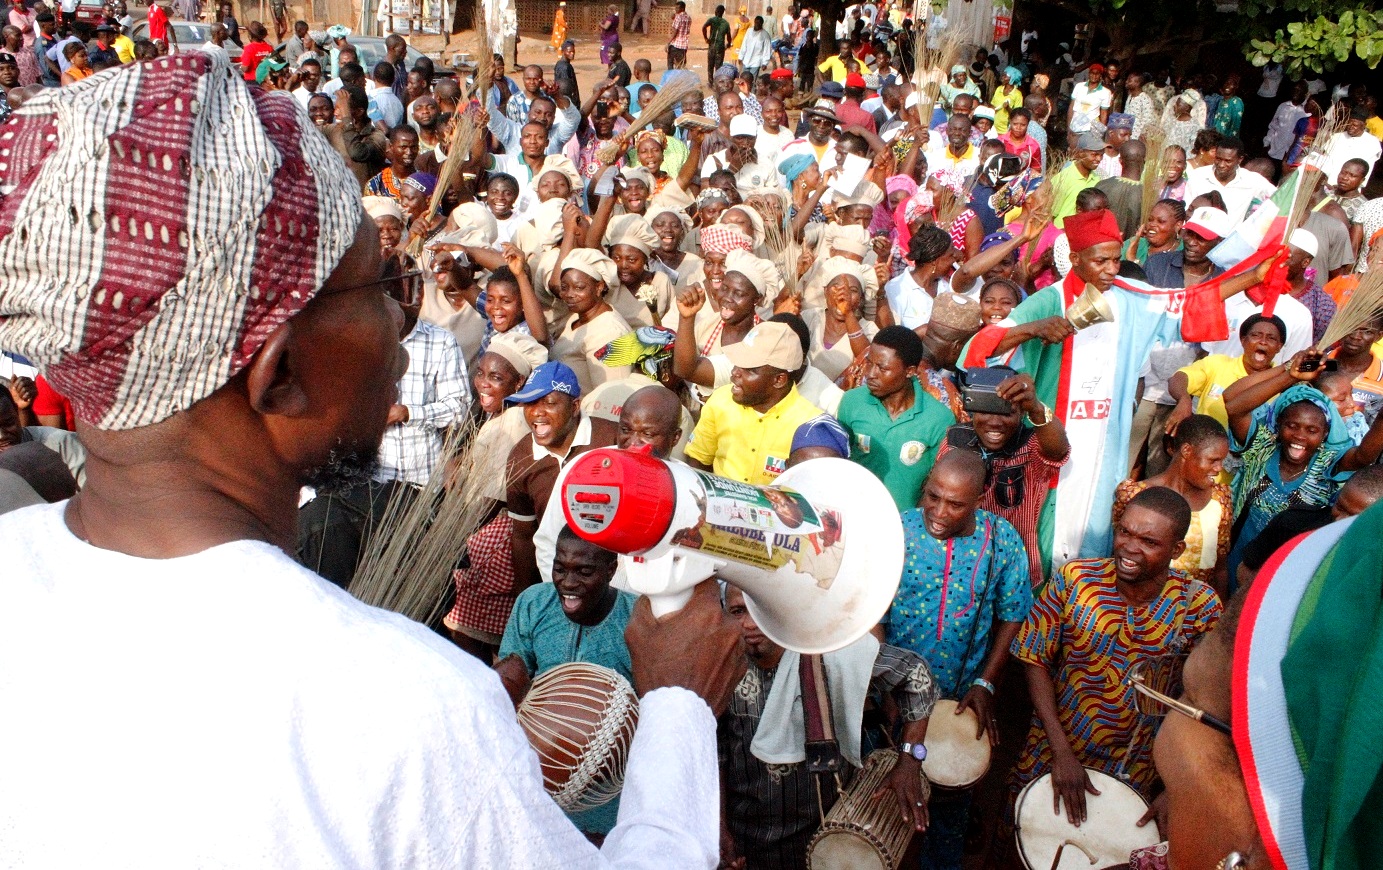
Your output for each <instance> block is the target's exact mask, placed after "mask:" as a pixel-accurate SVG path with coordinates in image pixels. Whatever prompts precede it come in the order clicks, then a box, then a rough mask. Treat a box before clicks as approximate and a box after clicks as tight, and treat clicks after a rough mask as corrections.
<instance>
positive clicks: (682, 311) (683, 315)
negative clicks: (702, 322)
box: [672, 284, 716, 388]
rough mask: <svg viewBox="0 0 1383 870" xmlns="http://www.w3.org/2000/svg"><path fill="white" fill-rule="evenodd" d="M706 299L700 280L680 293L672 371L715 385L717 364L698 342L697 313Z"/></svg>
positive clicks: (689, 378) (673, 345)
mask: <svg viewBox="0 0 1383 870" xmlns="http://www.w3.org/2000/svg"><path fill="white" fill-rule="evenodd" d="M705 301H706V294H705V293H704V292H702V290H701V285H700V284H693V285H691V286H690V287H688V288H687V289H685V290H683V291H682V292H681V293H679V294H677V338H676V339H675V340H674V341H673V342H672V373H673V374H675V375H677V377H679V378H681V379H682V380H684V381H690V382H691V383H693V384H696V385H697V386H700V387H708V388H709V387H712V386H714V385H715V379H716V373H715V367H714V366H712V365H711V361H710V360H708V359H706V358H705V357H704V356H702V355H701V349H700V348H699V347H697V344H696V315H697V312H699V311H700V310H701V306H702V305H703V304H704V303H705Z"/></svg>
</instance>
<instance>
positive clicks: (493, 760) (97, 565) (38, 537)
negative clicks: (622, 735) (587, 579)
mask: <svg viewBox="0 0 1383 870" xmlns="http://www.w3.org/2000/svg"><path fill="white" fill-rule="evenodd" d="M64 507H65V505H64V504H62V503H60V504H56V505H39V506H36V507H31V508H24V509H22V510H19V511H15V512H13V513H9V514H6V515H4V516H2V517H0V547H3V548H4V551H5V554H6V564H5V575H4V583H2V584H0V663H3V664H0V709H3V710H4V711H5V712H4V715H3V716H0V770H3V771H4V776H3V777H0V842H3V848H0V866H4V867H102V868H144V870H148V868H170V870H171V868H179V870H181V868H189V867H198V868H249V867H275V868H335V867H343V868H344V867H351V868H375V867H377V868H397V867H418V868H427V867H437V868H441V867H446V868H454V867H468V868H471V867H474V868H482V867H484V868H488V867H604V866H611V865H613V864H615V863H618V864H619V866H622V867H623V866H629V867H633V866H643V867H649V868H654V867H657V868H662V867H694V866H702V867H709V866H714V864H715V861H716V857H717V855H718V851H719V841H718V822H719V806H720V802H719V794H718V791H717V771H716V746H715V721H714V719H713V718H712V716H711V713H710V710H709V708H707V706H706V704H705V703H704V702H703V701H701V700H700V699H699V698H697V697H696V696H694V695H692V694H691V693H690V692H687V691H685V690H682V689H662V690H658V691H655V692H650V693H649V694H648V695H647V696H645V697H644V699H643V701H642V703H641V709H640V711H639V728H638V733H637V736H636V737H635V739H634V743H633V747H632V750H631V754H630V761H629V767H628V775H627V777H626V779H625V784H624V791H623V795H622V805H621V808H620V819H621V825H620V826H619V827H616V828H615V830H614V832H613V833H611V835H610V836H609V838H608V839H607V840H606V845H605V849H604V852H597V850H596V849H595V847H594V846H592V845H591V844H590V843H589V842H588V841H587V840H586V839H585V837H583V836H582V835H581V834H580V833H579V832H578V831H577V830H576V828H575V827H573V826H572V825H571V824H570V823H569V822H568V821H567V820H566V818H565V817H564V816H563V814H562V812H561V810H559V809H558V807H557V805H556V803H554V802H553V801H552V799H551V798H550V797H548V796H547V794H546V793H545V792H544V791H543V785H542V779H541V774H540V773H539V770H538V763H537V756H536V755H535V754H534V752H533V751H532V749H531V748H530V747H529V745H528V742H527V740H526V739H525V738H524V735H523V732H522V731H521V730H520V729H519V727H518V723H517V721H516V719H515V716H514V709H513V707H512V706H511V704H510V702H509V699H508V697H507V695H506V694H505V692H504V691H503V689H502V688H501V686H500V682H499V680H498V678H497V677H496V676H495V674H494V673H493V672H492V671H491V670H489V669H488V668H486V667H485V666H484V665H482V664H481V663H480V662H479V661H477V660H476V659H474V658H472V657H470V656H468V655H466V654H465V653H463V652H461V651H460V650H459V649H457V648H456V647H454V646H452V645H451V644H450V643H448V642H447V641H446V640H444V639H442V638H440V637H438V636H437V635H436V634H434V633H433V632H431V631H429V630H428V629H427V628H425V627H423V626H422V625H419V624H417V623H414V622H411V621H409V620H408V619H405V618H404V617H401V616H398V615H396V614H392V613H386V612H384V611H382V610H376V609H374V608H370V607H366V606H365V605H363V604H361V603H360V602H359V601H357V600H355V599H354V598H351V597H350V596H349V595H347V594H346V593H345V592H342V591H341V590H340V589H338V588H337V587H335V586H333V585H331V584H330V583H328V582H327V581H325V580H323V579H321V578H320V577H318V576H317V575H315V574H312V573H311V572H309V571H308V570H307V569H305V568H303V567H301V566H300V565H298V564H297V563H296V562H294V561H292V560H291V559H289V558H288V556H286V555H285V554H284V553H283V552H282V551H280V550H278V549H277V548H275V547H272V546H270V545H269V544H266V543H261V542H254V541H237V542H234V543H229V544H223V545H221V546H217V547H212V548H210V549H208V550H204V551H203V552H201V553H197V554H195V555H192V556H186V557H182V558H176V559H162V560H154V559H139V558H134V557H132V556H127V555H124V554H122V553H117V552H113V551H110V550H102V549H98V548H96V547H92V546H91V545H89V544H87V543H85V542H83V541H81V540H79V539H78V538H77V537H75V536H74V535H73V534H72V533H71V532H70V531H69V530H68V528H67V526H66V524H65V523H64V521H63V509H64ZM74 820H80V822H79V823H76V824H75V827H74Z"/></svg>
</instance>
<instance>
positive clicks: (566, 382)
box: [504, 362, 581, 405]
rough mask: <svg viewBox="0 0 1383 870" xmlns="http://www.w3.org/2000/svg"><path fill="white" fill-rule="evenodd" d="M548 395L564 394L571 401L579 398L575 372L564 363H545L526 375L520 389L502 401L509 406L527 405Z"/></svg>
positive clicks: (579, 391) (579, 389)
mask: <svg viewBox="0 0 1383 870" xmlns="http://www.w3.org/2000/svg"><path fill="white" fill-rule="evenodd" d="M548 393H566V394H567V395H568V396H571V397H572V398H573V399H579V398H581V384H580V383H578V382H577V380H576V372H574V371H572V370H571V367H570V366H568V365H567V364H566V363H560V362H545V363H543V364H542V365H540V366H538V367H537V368H535V369H534V370H533V371H532V372H531V373H530V374H529V375H528V380H526V381H524V384H523V388H522V389H520V390H519V391H518V392H517V393H515V394H513V395H512V396H510V397H508V398H507V399H505V400H504V401H505V403H506V404H509V405H529V404H532V403H533V402H536V401H538V400H539V399H541V398H542V397H543V396H546V395H547V394H548Z"/></svg>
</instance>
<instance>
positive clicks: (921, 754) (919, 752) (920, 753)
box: [912, 743, 927, 761]
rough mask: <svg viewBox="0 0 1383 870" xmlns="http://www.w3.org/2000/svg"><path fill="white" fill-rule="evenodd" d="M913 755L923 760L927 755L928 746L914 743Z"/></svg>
mask: <svg viewBox="0 0 1383 870" xmlns="http://www.w3.org/2000/svg"><path fill="white" fill-rule="evenodd" d="M912 757H913V758H916V759H917V760H918V761H921V760H923V759H924V758H926V757H927V747H925V746H923V745H922V744H921V743H914V744H913V747H912Z"/></svg>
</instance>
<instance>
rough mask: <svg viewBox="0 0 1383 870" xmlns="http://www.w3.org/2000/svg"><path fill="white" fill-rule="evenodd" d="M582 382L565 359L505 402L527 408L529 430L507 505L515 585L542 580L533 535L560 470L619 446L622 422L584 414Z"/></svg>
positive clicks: (518, 449)
mask: <svg viewBox="0 0 1383 870" xmlns="http://www.w3.org/2000/svg"><path fill="white" fill-rule="evenodd" d="M580 398H581V386H580V384H579V383H578V382H577V379H576V372H574V371H572V370H571V368H570V367H569V366H567V365H565V364H564V363H560V362H547V363H543V364H542V365H540V366H538V367H537V368H535V369H534V370H533V372H532V374H530V375H529V376H528V380H527V382H525V383H524V385H523V388H522V389H520V390H519V391H518V392H517V393H514V394H513V395H512V396H510V397H509V398H507V399H505V402H506V403H508V404H510V405H520V406H522V407H523V416H524V420H526V421H527V422H528V428H529V429H530V430H531V431H530V432H529V434H527V435H525V436H524V437H523V440H521V441H520V442H519V443H518V444H516V445H514V449H513V450H512V451H510V453H509V463H508V467H507V470H506V474H505V477H506V478H507V479H508V481H509V483H508V487H507V489H508V492H507V495H506V497H505V504H506V505H507V507H508V510H509V518H510V519H512V520H513V521H514V532H513V538H512V543H513V553H514V585H515V587H516V588H517V589H523V588H526V587H528V586H531V585H533V584H534V583H536V582H538V580H539V579H541V578H540V575H539V573H538V564H537V558H536V555H535V551H534V546H533V534H534V532H536V531H537V529H538V525H539V523H541V522H542V521H543V513H544V512H545V511H546V510H547V506H548V505H547V502H548V498H549V497H550V496H551V495H552V490H553V486H554V485H555V484H556V482H557V475H558V474H559V473H560V472H561V471H562V468H563V467H564V466H565V465H566V464H567V463H568V462H570V461H571V460H573V459H575V458H576V457H578V456H580V455H581V454H582V453H586V452H588V451H591V450H595V449H596V448H597V447H613V446H614V445H615V444H616V443H618V441H619V426H618V425H616V424H615V423H612V422H611V421H609V420H601V419H599V418H596V417H589V416H587V415H585V414H582V413H581V405H580V403H579V402H578V401H577V400H578V399H580Z"/></svg>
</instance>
